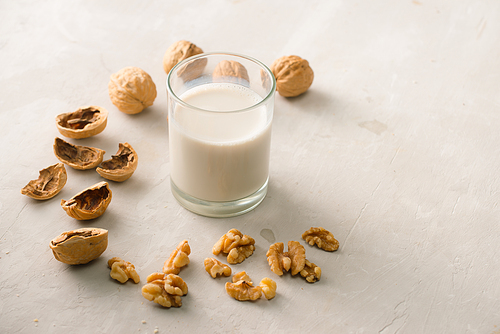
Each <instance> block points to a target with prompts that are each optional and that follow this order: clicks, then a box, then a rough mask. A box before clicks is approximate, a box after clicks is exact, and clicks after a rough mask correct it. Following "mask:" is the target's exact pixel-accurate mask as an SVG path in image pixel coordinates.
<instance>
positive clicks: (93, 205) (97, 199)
mask: <svg viewBox="0 0 500 334" xmlns="http://www.w3.org/2000/svg"><path fill="white" fill-rule="evenodd" d="M111 198H112V193H111V189H109V186H108V183H107V182H99V183H97V184H94V185H93V186H92V187H89V188H87V189H85V190H83V191H81V192H79V193H78V194H76V195H75V196H73V197H72V198H71V199H70V200H68V201H65V200H61V206H62V208H63V209H64V211H66V213H67V214H68V216H70V217H73V218H75V219H78V220H89V219H94V218H97V217H99V216H101V215H102V214H103V213H104V212H105V211H106V209H107V207H108V205H109V203H110V202H111Z"/></svg>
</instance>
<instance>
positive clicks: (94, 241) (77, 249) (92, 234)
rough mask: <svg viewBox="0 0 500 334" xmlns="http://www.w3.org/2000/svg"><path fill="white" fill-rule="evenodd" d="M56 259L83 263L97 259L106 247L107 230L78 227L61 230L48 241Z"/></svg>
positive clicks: (68, 262) (71, 262)
mask: <svg viewBox="0 0 500 334" xmlns="http://www.w3.org/2000/svg"><path fill="white" fill-rule="evenodd" d="M49 246H50V248H51V249H52V252H53V253H54V257H55V258H56V260H58V261H61V262H63V263H66V264H85V263H89V262H90V261H92V260H94V259H97V258H98V257H99V256H100V255H101V254H102V253H103V252H104V251H105V250H106V248H107V247H108V231H107V230H104V229H102V228H93V227H89V228H80V229H77V230H73V231H68V232H63V233H61V234H60V235H59V236H57V237H56V238H54V239H52V241H51V242H50V245H49Z"/></svg>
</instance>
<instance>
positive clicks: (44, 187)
mask: <svg viewBox="0 0 500 334" xmlns="http://www.w3.org/2000/svg"><path fill="white" fill-rule="evenodd" d="M67 179H68V176H67V174H66V168H64V164H62V163H57V164H55V165H52V166H49V167H47V168H44V169H42V170H41V171H40V173H39V176H38V179H36V180H31V181H30V182H29V183H28V184H27V185H26V186H25V187H24V188H23V189H21V194H23V195H26V196H28V197H31V198H34V199H38V200H46V199H49V198H52V197H54V196H55V195H57V194H58V193H59V192H60V191H61V190H62V188H63V187H64V185H65V184H66V180H67Z"/></svg>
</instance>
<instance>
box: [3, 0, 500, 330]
mask: <svg viewBox="0 0 500 334" xmlns="http://www.w3.org/2000/svg"><path fill="white" fill-rule="evenodd" d="M0 22H1V24H0V64H2V70H1V72H0V87H1V89H0V140H1V143H2V157H1V159H0V171H1V175H2V181H1V185H0V272H1V275H0V300H1V301H2V302H1V303H0V332H5V333H38V332H40V333H46V332H55V333H68V332H73V333H91V332H92V333H131V332H139V331H140V332H147V333H152V332H153V331H154V329H155V328H156V327H157V329H158V330H159V332H160V333H168V332H174V331H175V332H182V333H190V332H211V333H233V332H234V333H236V332H244V333H246V332H261V333H263V332H276V333H283V332H292V333H294V332H299V331H300V332H309V331H311V332H313V331H314V332H318V333H325V332H338V333H377V332H379V333H384V334H387V333H500V313H499V312H500V311H499V310H500V284H499V281H500V256H499V255H500V251H499V249H498V245H499V243H500V233H499V232H500V228H499V225H498V224H499V218H500V208H499V205H498V202H499V195H500V193H499V191H500V179H499V176H500V169H499V167H500V145H499V143H500V132H499V131H498V128H499V127H500V2H498V1H494V0H490V1H472V0H461V1H444V0H438V1H427V0H419V1H410V0H405V1H400V0H383V1H376V2H374V1H342V0H334V1H304V2H300V1H293V2H290V1H222V0H220V1H198V0H193V1H189V2H186V1H178V2H176V3H173V2H166V1H161V2H160V1H140V2H139V1H118V0H116V1H71V2H68V1H52V2H50V3H47V2H39V1H2V2H0ZM180 39H186V40H189V41H192V42H194V43H195V44H197V45H198V46H200V47H201V48H202V49H204V50H205V51H230V52H236V53H242V54H247V55H249V56H252V57H255V58H258V59H260V60H262V61H263V62H264V63H266V64H268V65H271V63H272V62H273V61H274V59H276V58H278V57H281V56H283V55H290V54H296V55H299V56H301V57H303V58H305V59H307V60H308V61H309V62H310V64H311V67H312V68H313V70H314V71H315V79H314V83H313V85H312V87H311V89H310V90H309V91H308V92H307V93H306V94H304V95H303V96H300V97H298V98H292V99H285V98H283V97H280V96H277V97H276V111H275V119H274V126H273V140H272V152H271V180H270V188H269V194H268V197H267V198H266V199H265V200H264V202H263V203H262V204H261V205H260V206H259V207H258V208H257V209H255V210H254V211H252V212H250V213H248V214H246V215H243V216H240V217H236V218H231V219H210V218H205V217H200V216H197V215H195V214H192V213H190V212H188V211H186V210H185V209H183V208H181V207H180V206H179V205H178V203H177V202H176V201H175V200H174V198H173V196H172V194H171V192H170V185H169V172H170V164H169V152H168V132H167V119H166V116H167V111H166V93H165V79H166V74H165V73H164V72H163V68H162V57H163V54H164V52H165V50H166V49H167V48H168V46H169V45H170V44H171V43H173V42H174V41H177V40H180ZM125 66H137V67H140V68H142V69H143V70H145V71H146V72H148V73H149V74H150V75H151V76H152V78H153V80H154V82H155V83H156V85H157V90H158V97H157V99H156V101H155V103H154V105H153V106H152V107H150V108H148V109H147V110H145V111H144V112H142V113H141V114H138V115H126V114H123V113H121V112H120V111H118V109H117V108H116V107H115V106H114V105H113V104H112V103H111V101H110V99H109V97H108V91H107V83H108V80H109V76H110V75H111V74H112V73H114V72H116V71H118V70H119V69H121V68H122V67H125ZM89 104H94V105H100V106H103V107H105V108H107V109H108V110H109V112H110V115H109V120H108V126H107V128H106V129H105V130H104V132H103V133H101V134H99V135H97V136H95V137H93V138H89V139H84V140H80V141H75V140H69V141H71V142H73V143H77V144H80V145H87V146H94V147H98V148H101V149H104V150H106V152H107V153H106V155H105V158H106V159H109V157H110V155H111V154H114V153H115V152H116V151H117V149H118V143H120V142H128V143H130V144H131V145H132V146H133V147H134V148H135V150H136V151H137V153H138V155H139V167H138V169H137V171H136V173H135V174H134V175H133V177H132V178H131V179H129V180H127V181H126V182H124V183H113V182H110V187H111V189H112V191H113V199H112V201H111V204H110V206H109V208H108V210H107V211H106V213H105V214H104V215H103V216H101V217H100V218H98V219H96V220H93V221H89V222H79V221H76V220H74V219H72V218H70V217H68V216H67V215H66V213H65V212H64V211H63V210H62V209H61V207H60V205H59V202H60V201H61V199H66V200H67V199H69V198H70V197H72V196H73V195H75V194H76V193H78V192H79V191H81V190H82V189H84V188H86V187H88V186H91V185H93V184H94V183H97V182H99V181H101V180H102V178H101V177H100V176H99V175H98V174H97V173H96V172H95V171H76V170H73V169H71V168H69V167H68V168H67V171H68V182H67V184H66V186H65V188H64V189H63V190H62V192H61V193H59V194H58V195H57V196H56V197H55V198H53V199H51V200H49V201H45V202H38V201H35V200H32V199H30V198H28V197H25V196H22V195H21V194H20V189H21V188H22V187H23V186H24V185H25V184H27V183H28V181H29V180H31V179H35V178H37V176H38V171H39V170H40V169H42V168H45V167H47V166H49V165H51V164H54V163H56V162H58V160H57V159H56V157H55V156H54V154H53V152H52V144H53V141H54V138H55V137H56V136H60V135H59V133H58V131H57V129H56V126H55V121H54V118H55V116H56V115H57V114H60V113H63V112H69V111H74V110H76V109H78V108H79V107H80V106H84V105H89ZM89 226H93V227H101V228H105V229H108V230H109V246H108V249H107V250H106V252H105V253H104V254H103V255H102V256H101V257H100V258H99V259H97V260H95V261H93V262H91V263H90V264H88V265H85V266H68V265H65V264H63V263H60V262H58V261H56V260H55V259H54V257H53V255H52V253H51V251H50V249H49V247H48V244H49V242H50V240H51V239H52V238H54V237H56V236H57V235H58V234H60V233H61V232H63V231H67V230H72V229H76V228H80V227H89ZM311 226H323V227H325V228H327V229H328V230H330V231H331V232H333V234H334V235H335V237H336V238H337V239H338V240H339V242H340V245H341V246H340V249H339V250H338V251H337V252H334V253H327V252H324V251H321V250H319V249H317V248H314V247H310V246H308V245H305V242H304V241H303V240H301V239H300V235H301V234H302V232H303V231H305V230H306V229H308V228H309V227H311ZM230 228H238V229H240V230H241V231H242V232H243V233H245V234H248V235H250V236H252V237H253V238H255V240H256V251H255V253H254V255H252V256H251V257H250V258H248V259H247V260H246V261H244V262H243V263H242V264H240V265H234V266H232V269H233V272H237V271H240V270H246V271H247V273H248V274H249V275H250V277H252V278H253V280H254V281H256V282H258V281H260V279H262V278H263V277H265V276H268V277H270V278H272V279H274V280H275V281H276V282H277V284H278V295H277V296H276V298H275V299H273V300H270V301H267V300H265V299H264V300H258V301H257V302H237V301H235V300H233V299H231V298H230V297H229V296H227V294H226V292H225V291H224V283H225V281H227V279H217V280H214V279H212V278H210V277H209V276H208V274H207V273H206V272H205V271H204V269H203V259H204V258H205V257H208V256H211V248H212V246H213V244H214V243H215V242H216V240H217V239H218V238H219V237H220V236H221V235H222V234H224V233H225V232H226V231H227V230H229V229H230ZM182 239H187V240H188V241H189V243H190V245H191V249H192V253H191V256H190V258H191V263H190V264H189V266H188V267H187V268H184V269H183V270H182V272H181V276H182V277H183V278H184V279H185V281H186V282H187V284H188V286H189V294H188V295H187V296H186V297H184V298H183V306H182V307H181V308H180V309H163V308H161V307H158V306H157V305H156V304H153V303H151V302H149V301H147V300H145V299H144V298H143V297H142V296H141V292H140V290H141V287H142V285H143V284H144V283H145V279H146V277H147V275H149V274H150V273H152V272H155V271H159V270H161V268H162V265H163V262H164V261H165V259H166V258H167V257H168V255H169V254H170V252H171V251H172V250H173V249H174V247H175V246H176V245H177V244H178V243H179V242H180V241H181V240H182ZM288 240H298V241H301V242H302V244H304V245H305V246H306V255H307V257H308V258H309V259H310V260H311V261H312V262H314V263H316V264H318V265H319V266H320V267H321V268H322V270H323V276H322V278H321V280H320V281H319V282H318V283H315V284H307V283H306V282H305V281H304V280H303V279H301V278H300V277H291V276H290V275H286V276H284V277H278V276H276V275H275V274H273V273H272V272H271V271H270V269H269V266H268V264H267V262H266V257H265V253H266V251H267V249H268V247H269V245H270V243H272V242H275V241H281V242H287V241H288ZM113 256H120V257H122V258H124V259H125V260H127V261H131V262H132V263H133V264H134V265H135V266H136V268H137V271H138V273H139V274H140V276H141V283H140V284H137V285H135V284H133V283H132V282H128V283H127V284H124V285H121V284H119V283H117V282H116V281H114V280H112V279H111V278H110V277H109V269H108V268H107V265H106V261H107V260H108V259H109V258H111V257H113ZM220 259H221V260H224V258H222V257H221V258H220ZM34 319H38V322H34ZM143 320H145V321H146V323H142V321H143Z"/></svg>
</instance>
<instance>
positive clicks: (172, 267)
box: [163, 240, 191, 275]
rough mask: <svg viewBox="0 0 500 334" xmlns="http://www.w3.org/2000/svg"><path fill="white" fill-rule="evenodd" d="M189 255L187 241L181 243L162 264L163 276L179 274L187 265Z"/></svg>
mask: <svg viewBox="0 0 500 334" xmlns="http://www.w3.org/2000/svg"><path fill="white" fill-rule="evenodd" d="M189 254H191V247H189V244H188V241H187V240H183V241H181V242H180V243H179V245H177V248H176V249H175V250H174V251H173V252H172V253H171V254H170V257H169V258H168V259H167V260H166V261H165V263H164V264H163V272H164V273H165V274H176V275H177V274H179V273H180V272H181V268H182V267H184V266H186V265H188V264H189Z"/></svg>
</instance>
